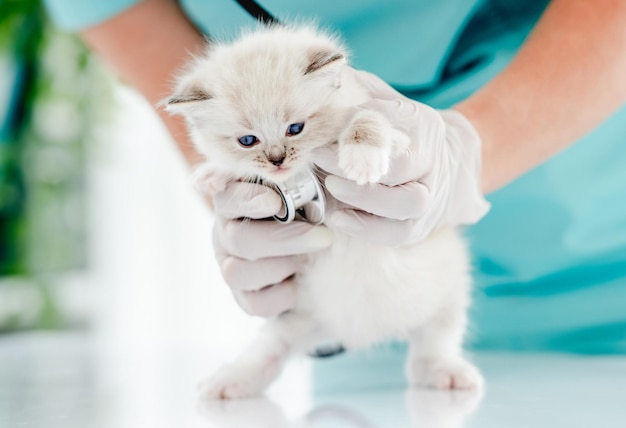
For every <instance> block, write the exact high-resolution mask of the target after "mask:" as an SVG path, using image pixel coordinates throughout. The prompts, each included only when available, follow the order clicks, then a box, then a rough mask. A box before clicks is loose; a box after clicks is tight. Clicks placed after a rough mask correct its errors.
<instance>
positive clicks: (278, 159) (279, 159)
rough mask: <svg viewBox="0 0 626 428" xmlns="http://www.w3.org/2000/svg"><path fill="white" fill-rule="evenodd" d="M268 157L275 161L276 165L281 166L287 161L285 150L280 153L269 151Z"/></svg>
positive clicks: (272, 161)
mask: <svg viewBox="0 0 626 428" xmlns="http://www.w3.org/2000/svg"><path fill="white" fill-rule="evenodd" d="M267 159H268V160H269V161H270V162H271V163H273V164H274V165H276V166H280V165H282V164H283V162H284V161H285V152H280V153H276V152H273V153H269V154H268V155H267Z"/></svg>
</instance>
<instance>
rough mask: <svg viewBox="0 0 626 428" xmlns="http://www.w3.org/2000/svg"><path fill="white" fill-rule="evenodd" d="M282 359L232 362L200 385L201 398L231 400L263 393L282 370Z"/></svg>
mask: <svg viewBox="0 0 626 428" xmlns="http://www.w3.org/2000/svg"><path fill="white" fill-rule="evenodd" d="M280 367H281V364H280V360H279V359H278V358H277V359H276V360H271V361H270V360H268V361H264V362H263V363H261V364H230V365H226V366H224V367H222V368H221V369H220V370H218V371H217V372H216V373H215V374H213V376H211V377H209V378H208V379H206V380H205V381H204V382H201V383H200V385H198V392H199V394H200V398H201V399H205V400H229V399H237V398H248V397H255V396H258V395H261V394H262V393H263V391H265V389H266V388H267V387H268V386H269V385H270V383H272V381H273V380H274V379H276V377H277V376H278V374H279V372H280Z"/></svg>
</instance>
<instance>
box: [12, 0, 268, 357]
mask: <svg viewBox="0 0 626 428" xmlns="http://www.w3.org/2000/svg"><path fill="white" fill-rule="evenodd" d="M0 4H1V8H0V10H1V11H2V13H1V14H0V334H1V335H5V337H6V335H8V334H13V335H15V334H18V333H26V332H31V333H32V332H50V331H69V332H89V334H90V335H91V336H92V337H97V338H98V340H100V339H102V340H108V339H109V338H110V339H114V340H116V341H117V342H120V343H122V342H123V341H125V340H129V341H133V342H136V341H140V342H141V341H146V342H151V343H159V342H165V343H169V344H171V343H172V341H174V342H181V343H186V344H191V345H193V346H202V344H209V345H210V346H211V347H214V346H215V345H216V344H219V345H220V346H218V348H223V349H225V350H228V349H236V348H237V346H238V345H237V344H238V343H240V342H242V341H244V340H245V338H246V337H249V335H247V334H246V332H250V334H252V332H253V330H254V329H253V328H249V327H251V326H253V325H255V324H256V320H251V319H249V318H248V317H246V316H244V315H243V314H242V313H241V311H240V310H238V309H237V307H236V305H235V303H234V302H233V299H232V298H231V296H230V295H229V292H228V290H227V287H225V286H223V285H222V284H221V277H220V275H219V272H218V270H217V266H216V264H215V262H214V259H213V254H212V246H211V224H212V219H211V214H210V212H209V210H208V209H207V208H206V207H205V206H204V205H203V203H202V202H201V200H200V198H199V197H197V195H196V194H195V193H194V191H193V190H192V186H191V183H190V180H189V178H188V170H187V168H186V166H185V165H184V163H183V161H182V158H181V157H180V156H179V154H178V153H177V151H176V149H175V148H174V147H175V146H174V144H173V143H172V142H171V141H170V140H169V136H168V134H167V132H166V131H165V128H164V127H163V126H162V125H161V123H160V122H159V120H158V119H157V117H156V115H155V114H154V112H153V111H152V108H151V106H149V105H147V104H146V102H145V101H144V100H143V99H142V98H140V97H139V96H138V95H137V94H136V93H135V92H133V91H132V90H130V89H128V88H126V87H124V86H123V85H122V84H120V83H119V82H117V81H116V80H115V79H114V78H113V77H112V73H109V72H108V70H106V69H105V68H104V67H103V66H102V65H101V64H99V63H98V62H97V61H96V60H95V59H94V58H93V57H92V56H91V55H90V54H89V53H88V51H87V50H86V49H85V47H84V46H83V45H82V44H81V43H80V42H79V41H78V39H77V38H76V37H75V36H72V35H67V34H62V33H59V32H58V31H56V30H54V29H53V27H52V25H51V24H50V23H49V22H48V20H47V19H46V16H45V13H44V11H43V8H42V6H41V4H40V2H39V1H36V0H24V1H6V0H2V1H0ZM216 320H219V321H218V322H219V328H218V326H217V325H215V324H216ZM233 331H238V332H240V334H237V335H236V336H237V337H236V338H235V339H233V337H232V336H233V335H232V333H233ZM222 345H223V346H222Z"/></svg>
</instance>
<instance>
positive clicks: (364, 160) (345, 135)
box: [337, 110, 409, 184]
mask: <svg viewBox="0 0 626 428" xmlns="http://www.w3.org/2000/svg"><path fill="white" fill-rule="evenodd" d="M338 142H339V151H338V154H337V156H338V164H339V168H341V170H342V171H343V172H344V173H345V176H346V178H348V179H349V180H352V181H356V182H357V183H358V184H366V183H377V182H379V181H380V179H381V178H382V177H383V176H384V175H385V174H387V172H389V166H390V163H391V158H392V156H394V155H395V154H397V153H399V152H401V151H402V150H404V149H406V147H407V146H408V143H409V138H408V136H406V135H405V134H403V133H401V132H399V131H397V130H395V129H393V127H392V126H391V125H390V124H389V122H388V121H387V119H386V118H385V117H384V116H382V115H381V114H380V113H377V112H375V111H368V110H361V111H359V112H357V113H356V114H355V116H354V117H353V118H352V121H351V122H350V125H349V126H348V127H347V128H346V129H345V130H344V131H343V132H342V133H341V135H340V136H339V139H338Z"/></svg>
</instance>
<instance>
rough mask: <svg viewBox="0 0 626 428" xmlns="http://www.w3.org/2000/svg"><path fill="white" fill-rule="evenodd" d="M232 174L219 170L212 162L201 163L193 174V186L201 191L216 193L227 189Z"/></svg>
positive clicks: (209, 193)
mask: <svg viewBox="0 0 626 428" xmlns="http://www.w3.org/2000/svg"><path fill="white" fill-rule="evenodd" d="M230 179H231V177H230V175H228V174H226V173H224V172H220V171H218V170H217V169H216V168H215V167H214V166H213V165H211V164H207V163H205V164H200V165H199V166H197V167H196V168H195V169H194V171H193V173H192V174H191V182H192V183H193V187H194V188H195V189H196V190H197V191H198V192H200V193H203V194H207V195H214V194H216V193H219V192H222V191H223V190H224V189H226V185H227V184H228V182H229V181H230Z"/></svg>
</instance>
